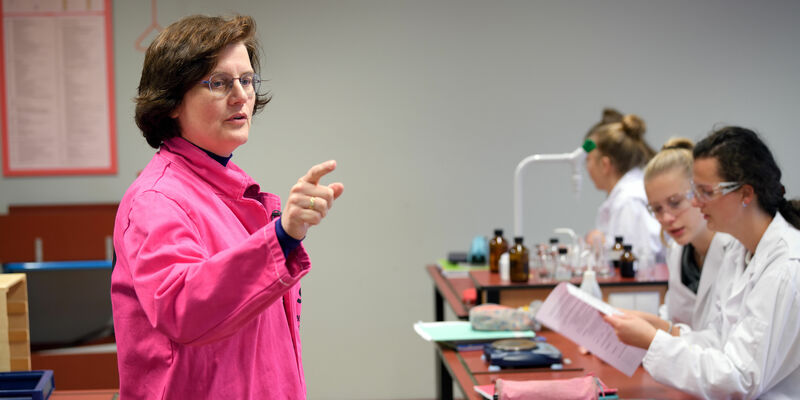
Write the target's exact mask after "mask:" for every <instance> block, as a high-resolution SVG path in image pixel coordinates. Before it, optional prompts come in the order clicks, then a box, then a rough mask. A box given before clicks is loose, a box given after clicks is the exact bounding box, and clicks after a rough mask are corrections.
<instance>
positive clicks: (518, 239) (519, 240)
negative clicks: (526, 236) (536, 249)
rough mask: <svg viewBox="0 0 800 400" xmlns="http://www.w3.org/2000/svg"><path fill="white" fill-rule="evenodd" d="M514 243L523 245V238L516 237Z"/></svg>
mask: <svg viewBox="0 0 800 400" xmlns="http://www.w3.org/2000/svg"><path fill="white" fill-rule="evenodd" d="M514 243H516V244H522V236H517V237H515V238H514Z"/></svg>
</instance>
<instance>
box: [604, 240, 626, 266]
mask: <svg viewBox="0 0 800 400" xmlns="http://www.w3.org/2000/svg"><path fill="white" fill-rule="evenodd" d="M623 251H625V249H624V248H623V247H622V236H614V246H612V247H611V254H610V256H609V257H608V258H609V259H611V263H612V264H614V268H617V269H619V258H620V257H621V256H622V252H623Z"/></svg>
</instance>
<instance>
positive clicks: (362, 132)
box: [0, 0, 800, 399]
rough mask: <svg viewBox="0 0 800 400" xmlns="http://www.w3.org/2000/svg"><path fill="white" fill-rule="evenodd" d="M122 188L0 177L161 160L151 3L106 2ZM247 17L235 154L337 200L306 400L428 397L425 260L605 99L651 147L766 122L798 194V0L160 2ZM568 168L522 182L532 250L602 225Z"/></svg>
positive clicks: (57, 194)
mask: <svg viewBox="0 0 800 400" xmlns="http://www.w3.org/2000/svg"><path fill="white" fill-rule="evenodd" d="M113 3H114V21H113V22H114V34H115V36H114V44H115V46H114V47H115V55H114V60H115V67H114V69H115V71H114V72H115V77H116V88H117V94H116V98H117V105H116V112H117V121H118V126H117V133H118V146H119V147H118V151H119V166H120V168H119V174H118V175H115V176H104V177H62V178H13V179H11V178H0V188H1V190H0V211H2V210H3V209H5V208H6V207H7V205H8V204H21V203H73V202H108V201H118V200H119V198H120V197H121V196H122V194H123V193H124V191H125V189H126V187H127V186H128V185H129V184H130V182H131V181H132V180H133V179H134V177H135V175H136V172H137V171H139V170H140V169H141V168H142V167H143V166H144V165H145V164H146V163H147V161H148V160H149V158H150V156H151V154H152V152H153V151H152V150H151V149H150V148H148V147H147V145H146V144H145V142H144V140H143V139H142V138H141V136H140V134H139V132H138V130H137V129H136V126H135V124H134V123H133V120H132V114H133V105H132V103H131V101H130V99H131V98H132V97H133V96H134V93H135V88H136V85H137V83H138V78H139V74H140V71H141V63H142V61H143V54H142V53H139V52H137V51H136V50H135V49H134V47H133V44H134V41H135V39H136V37H137V36H138V35H139V34H140V33H141V32H143V31H144V30H145V29H146V28H147V26H148V25H149V23H150V2H147V1H136V2H134V1H121V0H118V1H114V2H113ZM158 12H159V14H158V15H159V22H160V23H161V24H162V25H166V24H168V23H170V22H172V21H174V20H176V19H178V18H180V17H181V16H184V15H187V14H192V13H207V14H218V13H231V12H239V13H246V14H251V15H253V16H254V17H255V18H256V20H257V21H258V23H259V28H258V29H259V37H260V39H261V41H262V45H263V48H264V50H265V56H264V58H263V59H264V60H265V61H266V62H265V65H264V70H263V71H262V75H263V76H265V77H266V78H268V79H270V80H271V86H272V89H273V92H274V95H275V97H274V100H273V102H272V103H271V104H270V105H269V106H268V107H267V109H266V110H265V112H263V113H262V114H260V115H259V116H258V117H257V120H256V122H255V125H254V129H253V130H252V131H251V134H250V135H251V136H250V142H249V143H248V144H247V145H245V146H244V147H242V148H240V149H239V150H237V151H236V152H235V155H234V162H236V163H238V164H239V165H240V166H242V167H243V168H244V169H245V170H246V171H249V172H250V173H251V175H253V176H254V177H255V178H256V180H257V181H259V182H261V183H262V187H263V188H264V189H266V190H268V191H272V192H275V193H278V194H280V195H281V196H285V195H286V194H287V192H288V189H289V187H290V186H291V185H292V184H293V183H294V182H295V181H296V179H297V178H298V177H300V176H301V175H302V174H304V173H305V171H306V170H307V169H308V168H309V167H310V166H311V165H313V164H314V163H317V162H320V161H323V160H326V159H329V158H335V159H337V160H338V162H339V169H338V170H337V171H336V172H335V173H334V174H333V176H331V177H330V179H328V180H326V182H330V181H333V180H334V179H335V180H339V181H342V182H344V183H345V192H344V195H343V196H342V197H341V198H340V200H339V201H338V202H337V203H336V205H335V208H334V209H333V211H332V213H331V214H330V215H329V217H328V218H327V219H326V220H325V223H324V225H322V226H320V227H317V228H315V229H314V230H313V231H312V232H311V233H310V235H309V237H308V238H307V240H306V243H305V244H306V246H307V248H308V250H309V252H310V254H311V256H312V258H313V261H314V267H313V270H312V272H311V274H310V275H308V276H307V277H306V278H304V280H303V285H304V290H303V294H304V302H303V305H304V314H303V320H302V335H303V345H304V359H305V369H306V378H307V381H308V392H309V396H310V397H311V398H320V399H335V398H341V399H344V398H348V399H349V398H361V399H367V398H369V399H375V398H384V399H388V398H393V399H396V398H421V397H433V396H434V368H433V367H434V358H433V347H432V346H431V345H430V344H429V343H426V342H423V341H422V339H420V338H418V337H417V336H416V334H414V333H413V330H412V328H411V325H412V323H413V322H415V321H418V320H432V319H433V293H432V292H433V290H432V284H431V282H430V280H429V279H428V277H427V275H426V273H425V272H424V269H423V267H424V266H425V265H426V264H427V263H430V262H433V261H435V260H436V259H438V258H440V257H443V256H444V255H445V254H446V252H447V251H448V250H459V249H461V250H466V249H467V247H468V246H469V243H470V240H471V238H472V237H473V236H475V235H488V234H490V233H491V230H492V229H493V228H495V227H505V228H506V229H507V230H511V229H512V211H511V207H512V176H513V171H514V167H515V166H516V164H517V162H518V161H519V160H521V159H522V158H523V157H525V156H527V155H530V154H534V153H552V152H565V151H571V150H572V149H574V148H576V147H577V146H578V145H579V144H580V141H581V138H582V136H583V134H584V133H585V131H586V129H587V128H588V127H589V126H590V125H591V124H593V123H594V122H596V120H598V119H599V116H600V110H601V109H602V107H603V106H609V105H610V106H616V107H618V108H619V109H620V110H622V111H624V112H633V113H638V114H639V115H641V116H642V117H643V118H644V119H645V120H646V121H647V123H648V127H649V131H648V133H647V138H648V140H649V141H650V143H651V144H653V146H654V147H658V146H660V144H661V143H663V142H664V141H665V140H666V139H667V138H668V137H670V136H672V135H682V136H687V137H690V138H693V139H698V138H700V137H702V136H703V135H704V134H706V133H707V132H708V131H709V130H711V129H712V128H713V127H714V126H715V124H720V123H729V124H741V125H746V126H749V127H753V128H756V129H757V130H758V131H760V132H761V133H762V134H763V136H764V138H765V139H766V140H767V142H768V143H769V145H770V146H771V148H772V149H773V151H774V152H775V155H776V157H777V159H778V161H779V163H780V165H781V166H782V168H783V171H784V173H785V175H786V176H785V177H784V184H785V186H786V189H787V192H788V193H789V195H791V196H792V197H798V196H800V182H799V181H798V178H797V171H798V170H799V169H800V160H799V159H798V157H796V154H795V151H796V150H795V149H797V148H798V144H800V139H798V135H797V133H796V127H797V126H796V125H797V123H796V120H795V117H796V113H797V110H800V95H799V94H800V48H798V47H799V46H800V28H798V26H799V25H798V24H797V21H798V15H800V3H798V2H794V1H762V2H745V1H700V2H698V1H670V2H654V1H646V2H645V1H558V2H555V1H553V2H543V1H495V2H489V1H442V0H439V1H304V2H296V1H259V2H252V1H245V0H228V1H225V2H220V1H212V0H202V1H188V0H161V1H159V2H158ZM584 176H585V183H584V191H583V194H582V195H581V198H580V200H579V201H576V200H575V199H574V197H573V196H572V192H571V189H570V186H569V181H568V179H569V174H568V171H567V168H566V167H563V166H549V167H533V169H531V170H530V172H529V173H528V174H527V175H526V178H525V183H526V187H527V190H526V192H525V193H526V198H527V200H528V201H527V206H526V219H525V224H526V231H525V235H526V238H527V239H528V240H529V241H530V240H533V241H543V240H545V239H546V238H547V237H548V236H549V232H550V231H551V230H552V229H553V228H555V227H558V226H568V227H572V228H574V229H576V230H577V231H580V232H585V231H586V230H587V229H589V228H590V227H591V226H592V224H593V221H594V212H595V210H596V207H597V205H598V204H599V203H600V202H601V201H602V198H603V195H602V194H601V193H599V192H598V191H597V190H595V189H594V188H593V186H592V184H591V182H589V181H588V176H586V174H585V173H584Z"/></svg>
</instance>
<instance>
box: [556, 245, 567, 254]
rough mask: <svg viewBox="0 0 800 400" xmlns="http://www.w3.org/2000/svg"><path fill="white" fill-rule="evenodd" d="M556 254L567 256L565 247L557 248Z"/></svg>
mask: <svg viewBox="0 0 800 400" xmlns="http://www.w3.org/2000/svg"><path fill="white" fill-rule="evenodd" d="M558 254H567V248H566V247H559V248H558Z"/></svg>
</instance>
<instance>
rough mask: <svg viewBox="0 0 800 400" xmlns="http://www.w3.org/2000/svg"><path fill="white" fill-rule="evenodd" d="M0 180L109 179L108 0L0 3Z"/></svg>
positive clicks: (112, 160) (112, 166) (113, 168)
mask: <svg viewBox="0 0 800 400" xmlns="http://www.w3.org/2000/svg"><path fill="white" fill-rule="evenodd" d="M0 14H2V21H1V22H0V28H2V29H1V30H0V35H2V40H0V46H2V51H0V57H2V65H1V66H0V73H1V75H2V79H0V92H2V93H0V102H2V104H0V105H1V106H2V116H3V121H2V122H3V124H2V130H3V131H2V133H3V143H2V145H3V174H4V175H5V176H32V175H84V174H115V173H116V172H117V154H116V121H115V117H114V77H113V71H114V70H113V68H112V66H113V51H112V34H111V33H112V30H111V0H2V3H1V5H0Z"/></svg>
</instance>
